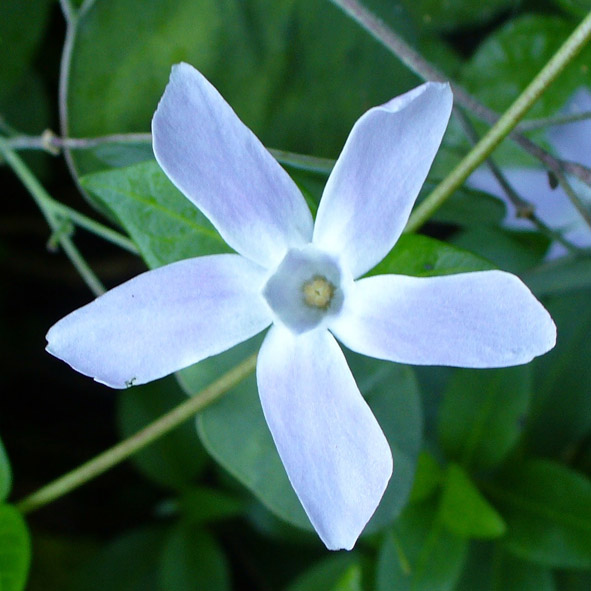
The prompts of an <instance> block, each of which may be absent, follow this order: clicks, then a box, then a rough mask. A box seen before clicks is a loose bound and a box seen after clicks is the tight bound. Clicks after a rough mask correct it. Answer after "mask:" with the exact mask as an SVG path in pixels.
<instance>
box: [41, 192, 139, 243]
mask: <svg viewBox="0 0 591 591" xmlns="http://www.w3.org/2000/svg"><path fill="white" fill-rule="evenodd" d="M47 206H48V207H50V208H51V209H52V210H53V211H54V212H55V213H56V214H57V215H59V216H60V217H61V218H64V219H66V220H68V221H71V222H72V223H74V224H76V225H77V226H80V227H81V228H84V229H85V230H87V231H88V232H92V233H93V234H95V235H96V236H99V237H100V238H102V239H103V240H106V241H108V242H110V243H111V244H114V245H115V246H119V247H120V248H123V249H124V250H127V251H128V252H131V253H132V254H138V253H139V251H138V249H137V246H136V245H135V244H134V243H133V242H132V241H131V240H130V239H129V238H126V237H125V236H123V235H122V234H120V233H119V232H116V231H115V230H112V229H111V228H109V227H108V226H105V225H104V224H101V223H99V222H97V221H95V220H93V219H92V218H89V217H87V216H85V215H84V214H82V213H80V212H79V211H76V210H75V209H72V208H71V207H68V206H67V205H64V204H63V203H60V202H59V201H56V200H55V199H53V198H52V197H49V201H48V202H47Z"/></svg>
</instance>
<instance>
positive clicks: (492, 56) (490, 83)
mask: <svg viewBox="0 0 591 591" xmlns="http://www.w3.org/2000/svg"><path fill="white" fill-rule="evenodd" d="M575 26H576V22H573V21H569V20H566V19H561V18H559V17H556V16H553V15H548V16H546V15H532V14H529V15H525V16H522V17H519V18H516V19H512V20H510V21H509V22H508V23H507V24H506V25H505V26H503V27H501V28H498V29H496V30H495V31H494V32H493V33H492V34H491V35H490V36H489V37H487V38H486V39H485V41H484V42H483V43H482V44H481V45H480V47H479V48H478V50H477V51H476V52H475V53H474V55H473V56H472V58H471V60H470V61H469V62H468V63H467V65H466V66H465V68H464V72H463V82H464V84H465V85H466V87H467V89H468V90H469V91H471V92H472V93H474V94H475V95H476V96H477V97H478V98H479V99H480V100H482V101H483V102H485V103H486V104H487V105H488V106H489V107H491V108H493V109H495V110H497V111H499V112H503V111H504V110H505V109H506V108H507V107H509V105H510V104H511V103H512V102H513V101H514V100H515V99H516V98H517V96H518V95H519V93H520V92H521V91H522V90H523V89H524V88H525V87H526V86H527V85H528V84H529V83H530V82H531V80H532V79H533V78H534V76H535V75H536V74H537V73H538V72H539V71H540V70H541V69H542V67H543V66H544V65H545V64H546V62H547V61H548V60H549V59H550V58H551V57H552V56H553V54H554V53H555V52H556V51H557V50H558V48H559V47H560V46H561V45H562V43H563V42H564V41H565V40H566V38H567V37H568V36H569V35H570V33H571V32H572V31H573V30H574V28H575ZM590 61H591V49H590V48H588V47H587V48H585V49H583V51H582V52H581V53H580V54H579V56H578V57H576V58H575V59H574V60H573V61H572V62H571V63H570V64H569V65H568V67H567V68H566V69H565V71H564V72H563V73H562V74H561V75H560V77H559V78H558V79H557V80H556V82H554V83H553V84H552V85H551V86H550V87H548V88H547V89H546V90H545V92H544V93H543V94H542V96H541V97H540V98H539V99H538V100H537V102H536V104H535V105H534V107H533V108H532V110H531V111H530V113H529V114H530V116H532V117H533V116H537V117H539V116H550V115H552V114H554V113H555V112H556V111H557V110H558V109H560V107H562V105H564V103H565V102H566V101H567V99H568V98H569V97H570V95H571V94H572V93H573V92H574V91H575V90H577V88H579V86H581V85H582V84H584V81H585V80H588V77H587V76H585V72H587V68H588V64H589V62H590Z"/></svg>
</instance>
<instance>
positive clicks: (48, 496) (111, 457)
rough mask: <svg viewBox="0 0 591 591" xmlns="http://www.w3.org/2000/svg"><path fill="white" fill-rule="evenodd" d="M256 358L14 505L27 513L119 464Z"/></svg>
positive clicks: (233, 381)
mask: <svg viewBox="0 0 591 591" xmlns="http://www.w3.org/2000/svg"><path fill="white" fill-rule="evenodd" d="M256 359H257V356H256V354H255V355H252V356H251V357H248V358H247V359H246V360H245V361H243V362H242V363H240V364H239V365H237V366H235V367H234V368H232V369H231V370H230V371H228V372H227V373H225V374H224V375H222V376H221V377H220V378H218V379H217V380H216V381H215V382H213V383H212V384H211V385H209V386H207V387H206V388H204V389H203V390H201V391H200V392H199V393H198V394H195V396H191V397H189V398H188V399H187V400H186V401H185V402H183V403H181V404H179V405H178V406H177V407H175V408H173V409H172V410H171V411H169V412H168V413H166V414H164V415H162V416H161V417H160V418H159V419H157V420H156V421H154V422H153V423H150V424H149V425H148V426H147V427H144V428H143V429H142V430H140V431H138V432H137V433H136V434H135V435H132V436H131V437H129V438H128V439H125V440H123V441H121V442H120V443H118V444H117V445H115V446H113V447H112V448H110V449H108V450H106V451H104V452H103V453H101V454H100V455H98V456H96V457H95V458H93V459H92V460H90V461H88V462H86V463H85V464H82V465H81V466H79V467H78V468H76V469H75V470H72V471H71V472H68V473H67V474H65V475H64V476H62V477H60V478H58V479H57V480H54V481H53V482H51V483H50V484H48V485H47V486H44V487H43V488H41V489H40V490H38V491H37V492H35V493H33V494H32V495H29V496H28V497H26V498H24V499H23V500H22V501H20V502H19V503H17V505H16V507H17V509H18V510H19V511H21V513H30V512H31V511H34V510H35V509H39V508H40V507H43V506H44V505H47V504H49V503H51V502H52V501H55V500H56V499H59V498H60V497H63V496H64V495H65V494H67V493H69V492H71V491H72V490H74V489H76V488H78V487H79V486H81V485H83V484H85V483H86V482H88V481H89V480H92V479H93V478H96V477H97V476H99V475H101V474H103V473H104V472H106V471H107V470H109V469H110V468H112V467H113V466H116V465H117V464H120V463H121V462H122V461H124V460H126V459H127V458H129V457H130V456H132V455H133V454H134V453H136V452H138V451H139V450H141V449H143V448H144V447H146V446H148V445H149V444H150V443H153V442H154V441H156V440H157V439H159V438H160V437H162V436H163V435H166V434H167V433H168V432H170V431H172V430H173V429H174V428H176V427H178V426H179V425H180V424H182V423H184V422H185V421H187V420H189V419H190V418H192V417H193V416H195V414H197V413H198V412H199V411H200V410H202V409H204V408H205V407H206V406H208V405H210V404H211V403H212V402H214V401H215V400H217V399H218V398H220V397H221V396H222V395H223V394H225V393H226V392H228V390H231V389H232V388H233V387H234V386H236V385H237V384H239V383H240V382H241V381H242V380H244V379H245V378H246V377H247V376H248V375H250V374H251V373H252V372H253V371H254V369H255V367H256Z"/></svg>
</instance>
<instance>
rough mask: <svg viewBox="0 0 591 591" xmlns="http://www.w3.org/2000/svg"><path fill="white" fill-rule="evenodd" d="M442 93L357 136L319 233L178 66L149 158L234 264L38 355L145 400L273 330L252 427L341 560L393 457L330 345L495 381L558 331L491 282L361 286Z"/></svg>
mask: <svg viewBox="0 0 591 591" xmlns="http://www.w3.org/2000/svg"><path fill="white" fill-rule="evenodd" d="M451 106H452V94H451V92H450V89H449V86H448V85H447V84H435V83H427V84H424V85H422V86H420V87H418V88H415V89H414V90H411V91H410V92H408V93H406V94H404V95H402V96H399V97H397V98H395V99H393V100H391V101H390V102H388V103H386V104H385V105H382V106H379V107H376V108H374V109H371V110H370V111H368V112H367V113H365V115H363V116H362V117H361V118H360V119H359V121H357V123H356V124H355V126H354V127H353V130H352V131H351V134H350V136H349V138H348V140H347V142H346V144H345V147H344V149H343V152H342V153H341V155H340V157H339V159H338V161H337V163H336V166H335V168H334V170H333V172H332V174H331V175H330V178H329V180H328V183H327V185H326V189H325V191H324V195H323V197H322V201H321V203H320V207H319V209H318V215H317V217H316V222H315V223H314V222H313V220H312V216H311V214H310V211H309V209H308V207H307V205H306V202H305V200H304V198H303V197H302V195H301V193H300V192H299V190H298V188H297V187H296V185H295V184H294V183H293V181H292V180H291V179H290V178H289V176H288V175H287V174H286V173H285V171H284V170H283V169H282V168H281V167H280V166H279V165H278V164H277V162H276V161H275V160H274V159H273V158H272V157H271V155H270V154H269V153H268V152H267V151H266V150H265V148H264V147H263V145H262V144H261V143H260V142H259V141H258V140H257V138H256V137H255V136H254V135H253V134H252V133H251V132H250V131H249V130H248V129H247V128H246V127H245V126H244V125H243V124H242V123H241V122H240V120H239V119H238V118H237V117H236V115H235V114H234V112H233V111H232V109H231V108H230V107H229V106H228V104H227V103H226V102H225V101H224V100H223V98H222V97H221V96H220V95H219V94H218V92H217V91H216V90H215V88H213V86H212V85H211V84H210V83H209V82H208V81H207V80H206V79H205V78H204V77H203V76H202V75H201V74H200V73H199V72H197V71H196V70H195V69H194V68H192V67H191V66H189V65H187V64H180V65H178V66H175V67H174V68H173V71H172V75H171V79H170V83H169V84H168V86H167V88H166V92H165V93H164V96H163V97H162V100H161V101H160V104H159V105H158V109H157V111H156V114H155V115H154V120H153V123H152V131H153V137H154V153H155V155H156V158H157V160H158V162H159V163H160V166H161V167H162V168H163V170H164V171H165V172H166V174H167V175H168V177H169V178H170V179H171V180H172V181H173V182H174V184H175V185H176V186H177V187H178V188H179V189H180V190H181V191H182V192H183V193H184V194H185V195H186V197H187V198H188V199H190V200H191V201H192V202H193V203H194V204H195V205H196V206H197V207H199V209H200V210H201V211H202V212H203V213H204V214H205V215H207V217H208V218H209V219H210V220H211V221H212V223H213V224H214V225H215V227H216V228H217V229H218V231H219V233H220V234H221V235H222V236H223V238H224V239H225V240H226V241H227V243H228V244H229V245H230V246H231V247H232V248H234V249H235V250H236V252H237V253H238V254H222V255H212V256H204V257H200V258H195V259H190V260H184V261H180V262H177V263H173V264H170V265H167V266H165V267H162V268H159V269H156V270H153V271H149V272H147V273H144V274H142V275H139V276H138V277H136V278H134V279H132V280H131V281H128V282H127V283H124V284H123V285H121V286H119V287H117V288H115V289H113V290H111V291H110V292H108V293H107V294H105V295H104V296H102V297H100V298H98V299H97V300H95V301H94V302H92V303H91V304H88V305H87V306H85V307H83V308H81V309H79V310H76V311H75V312H73V313H72V314H70V315H69V316H67V317H66V318H64V319H63V320H61V321H60V322H58V323H57V324H56V325H55V326H54V327H53V328H52V329H51V330H50V331H49V333H48V335H47V339H48V341H49V345H48V350H49V351H50V352H51V353H53V354H54V355H56V356H57V357H59V358H61V359H63V360H65V361H67V362H68V363H69V364H70V365H71V366H72V367H74V368H75V369H76V370H78V371H80V372H82V373H84V374H86V375H89V376H92V377H94V379H95V380H97V381H99V382H102V383H105V384H107V385H109V386H112V387H114V388H124V387H126V386H127V385H129V384H143V383H145V382H149V381H151V380H155V379H157V378H160V377H162V376H165V375H167V374H170V373H171V372H174V371H176V370H179V369H182V368H184V367H186V366H188V365H191V364H193V363H196V362H198V361H200V360H202V359H204V358H206V357H208V356H210V355H215V354H217V353H220V352H222V351H225V350H226V349H228V348H230V347H232V346H233V345H236V344H237V343H240V342H241V341H244V340H246V339H248V338H250V337H252V336H253V335H256V334H257V333H259V332H261V331H262V330H265V329H266V328H268V327H269V326H271V328H270V329H269V331H268V333H267V335H266V337H265V340H264V343H263V345H262V347H261V351H260V354H259V358H258V365H257V381H258V387H259V394H260V399H261V404H262V407H263V411H264V414H265V417H266V420H267V423H268V425H269V429H270V430H271V433H272V435H273V439H274V440H275V444H276V445H277V449H278V451H279V455H280V456H281V459H282V461H283V464H284V466H285V469H286V471H287V474H288V476H289V479H290V481H291V483H292V485H293V487H294V489H295V491H296V493H297V495H298V497H299V499H300V501H301V503H302V505H303V507H304V509H305V510H306V513H307V514H308V517H309V518H310V521H311V522H312V524H313V526H314V527H315V528H316V531H317V532H318V534H319V535H320V537H321V538H322V540H323V541H324V543H325V544H326V546H327V547H328V548H330V549H338V548H347V549H349V548H351V547H352V546H353V545H354V543H355V541H356V540H357V537H358V536H359V534H360V533H361V531H362V529H363V528H364V526H365V524H366V523H367V521H368V520H369V518H370V517H371V515H372V514H373V512H374V511H375V508H376V507H377V505H378V503H379V501H380V499H381V497H382V494H383V492H384V489H385V487H386V484H387V483H388V480H389V479H390V475H391V473H392V455H391V452H390V448H389V445H388V442H387V441H386V438H385V437H384V435H383V433H382V431H381V429H380V427H379V425H378V423H377V422H376V420H375V418H374V416H373V414H372V412H371V410H370V409H369V407H368V406H367V404H366V403H365V401H364V399H363V397H362V396H361V394H360V393H359V390H358V388H357V386H356V384H355V380H354V378H353V376H352V375H351V372H350V370H349V368H348V366H347V362H346V360H345V357H344V355H343V353H342V351H341V348H340V347H339V345H338V344H337V341H336V340H335V337H336V339H338V340H340V341H341V342H342V343H343V344H344V345H345V346H347V347H348V348H349V349H352V350H353V351H357V352H358V353H362V354H364V355H370V356H372V357H377V358H380V359H387V360H391V361H396V362H400V363H415V364H435V365H460V366H467V367H497V366H505V365H513V364H520V363H526V362H528V361H529V360H531V359H532V358H533V357H534V356H536V355H539V354H541V353H544V352H545V351H547V350H548V349H550V348H551V347H552V346H553V345H554V342H555V327H554V324H553V322H552V320H551V318H550V316H549V315H548V313H547V312H546V311H545V310H544V308H543V307H542V306H541V304H540V303H539V302H538V301H537V300H536V299H535V298H534V297H533V296H532V294H531V293H530V292H529V290H528V289H527V288H526V287H525V285H523V283H521V281H520V280H519V279H517V278H516V277H514V276H513V275H510V274H508V273H503V272H501V271H488V272H479V273H470V274H460V275H450V276H444V277H434V278H416V277H405V276H395V275H387V276H375V277H369V278H365V279H364V278H361V277H362V276H363V275H364V274H365V273H366V272H367V271H368V270H370V269H371V268H372V267H374V266H375V265H376V264H377V263H378V262H379V261H380V260H381V259H382V258H383V257H384V256H385V255H386V254H387V253H388V251H389V250H390V249H391V248H392V246H393V245H394V243H395V242H396V240H397V239H398V237H399V236H400V234H401V232H402V230H403V228H404V225H405V224H406V221H407V219H408V216H409V214H410V210H411V208H412V206H413V203H414V200H415V198H416V196H417V194H418V192H419V190H420V188H421V185H422V184H423V181H424V180H425V177H426V175H427V172H428V170H429V168H430V166H431V162H432V160H433V158H434V156H435V153H436V152H437V149H438V147H439V144H440V142H441V138H442V136H443V133H444V131H445V128H446V125H447V121H448V118H449V115H450V111H451Z"/></svg>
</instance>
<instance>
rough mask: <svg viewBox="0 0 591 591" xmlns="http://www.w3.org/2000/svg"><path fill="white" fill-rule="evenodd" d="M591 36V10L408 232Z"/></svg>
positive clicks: (462, 178) (477, 162)
mask: <svg viewBox="0 0 591 591" xmlns="http://www.w3.org/2000/svg"><path fill="white" fill-rule="evenodd" d="M590 37H591V12H590V13H589V14H588V15H587V16H586V17H585V18H584V19H583V21H582V22H581V23H580V24H579V26H578V27H577V28H576V29H575V30H574V31H573V33H571V35H570V37H569V38H568V39H567V40H566V41H565V42H564V43H563V45H562V47H560V49H559V50H558V51H557V52H556V53H555V54H554V55H553V56H552V58H551V59H550V61H549V62H548V63H547V64H546V65H545V66H544V67H543V68H542V70H541V71H540V72H539V73H538V75H537V76H536V77H535V78H534V79H533V80H532V82H531V83H530V84H529V85H528V86H527V88H526V89H525V90H524V91H523V92H522V93H521V95H519V97H518V98H517V100H516V101H515V102H514V103H513V104H512V105H511V106H510V107H509V109H508V110H507V111H506V112H505V113H504V114H503V116H502V117H501V118H500V119H499V120H498V121H497V123H496V124H495V125H493V127H491V129H490V130H489V131H488V133H487V134H486V135H485V136H484V137H483V138H482V139H481V140H480V141H479V142H478V143H477V144H476V146H474V148H473V149H472V150H471V151H470V152H469V153H468V154H467V155H466V157H465V158H464V159H463V160H462V161H461V162H460V163H459V164H458V166H456V168H454V169H453V170H452V171H451V173H450V174H449V175H448V176H447V177H446V178H445V179H444V180H443V181H442V182H441V183H440V184H439V185H438V186H437V187H436V188H435V190H434V191H433V192H432V193H431V194H430V195H429V196H428V197H427V198H426V199H425V200H424V201H423V202H422V203H421V204H420V205H419V206H418V207H417V208H416V209H415V211H414V212H413V214H412V215H411V217H410V219H409V221H408V224H407V226H406V228H405V232H413V231H415V230H417V228H419V227H420V226H421V225H423V224H424V223H425V222H426V221H427V220H428V219H429V218H430V217H431V215H433V212H434V211H435V210H437V209H438V208H439V207H441V205H442V204H443V203H444V202H445V201H446V200H447V199H448V198H449V196H450V195H451V194H452V193H453V192H454V191H455V190H456V189H457V188H458V187H460V186H461V184H462V183H463V182H464V181H465V180H466V179H467V178H468V176H469V175H470V173H471V172H473V171H474V170H475V169H476V168H477V167H478V166H479V165H480V164H481V163H482V162H483V161H484V160H485V159H486V158H487V157H488V156H489V155H490V154H491V152H492V151H493V150H494V149H495V148H496V147H497V146H498V145H499V143H500V142H501V141H502V140H503V139H504V138H505V137H506V136H507V135H508V134H509V133H510V132H511V130H512V129H513V128H514V127H515V126H516V125H517V123H518V122H519V120H520V119H521V118H522V117H523V116H524V115H525V113H526V112H527V111H528V109H529V108H530V107H531V106H532V105H533V104H534V103H535V102H536V100H537V99H538V98H539V97H540V95H541V94H542V93H543V92H544V90H545V89H546V88H547V87H548V86H549V85H550V84H551V83H552V82H553V81H554V80H555V79H556V77H557V76H558V75H559V74H560V73H561V72H562V70H563V69H564V68H565V67H566V66H567V65H568V63H569V62H570V61H571V60H572V59H573V57H574V56H575V55H576V54H577V53H578V52H579V51H580V49H581V48H582V47H583V45H584V44H585V43H586V42H587V41H588V40H589V38H590Z"/></svg>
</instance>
